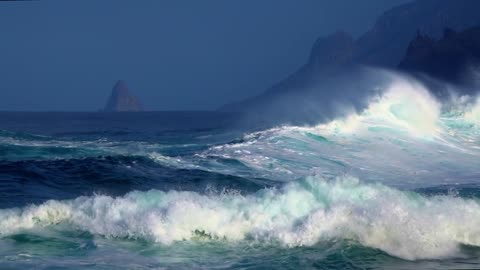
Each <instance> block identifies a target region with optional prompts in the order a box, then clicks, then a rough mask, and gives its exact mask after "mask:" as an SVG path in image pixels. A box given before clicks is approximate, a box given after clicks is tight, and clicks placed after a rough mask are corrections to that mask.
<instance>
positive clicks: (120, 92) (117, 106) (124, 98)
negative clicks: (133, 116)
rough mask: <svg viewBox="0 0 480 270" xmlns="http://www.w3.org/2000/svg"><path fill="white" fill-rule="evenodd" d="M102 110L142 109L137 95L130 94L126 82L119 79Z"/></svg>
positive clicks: (129, 110)
mask: <svg viewBox="0 0 480 270" xmlns="http://www.w3.org/2000/svg"><path fill="white" fill-rule="evenodd" d="M104 110H105V111H106V112H138V111H143V106H142V104H141V103H140V100H139V99H138V98H137V97H135V96H133V95H131V94H130V91H129V90H128V87H127V84H126V83H125V82H124V81H121V80H120V81H118V82H117V83H116V84H115V86H114V87H113V89H112V94H111V95H110V98H109V99H108V101H107V104H106V105H105V109H104Z"/></svg>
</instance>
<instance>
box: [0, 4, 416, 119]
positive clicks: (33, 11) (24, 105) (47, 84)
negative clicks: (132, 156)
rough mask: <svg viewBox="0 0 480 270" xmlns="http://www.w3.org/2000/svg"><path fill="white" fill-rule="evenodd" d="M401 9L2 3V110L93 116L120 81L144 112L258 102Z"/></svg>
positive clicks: (381, 6)
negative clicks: (324, 39) (334, 35)
mask: <svg viewBox="0 0 480 270" xmlns="http://www.w3.org/2000/svg"><path fill="white" fill-rule="evenodd" d="M405 2H408V0H362V1H357V0H237V1H234V0H168V1H167V0H142V1H137V0H130V1H123V0H76V1H74V0H71V1H67V0H58V1H54V0H51V1H49V0H40V1H27V2H3V1H0V110H42V111H44V110H61V111H87V110H98V109H100V108H102V107H103V106H104V103H105V101H106V99H107V97H108V96H109V94H110V91H111V88H112V86H113V84H114V83H115V81H116V80H118V79H124V80H126V81H127V83H128V85H129V87H130V89H131V90H132V92H134V93H135V94H136V95H137V96H139V97H140V99H141V100H142V101H143V103H144V104H145V105H146V107H147V108H149V109H154V110H208V109H215V108H217V107H219V106H221V105H222V104H224V103H227V102H231V101H235V100H238V99H242V98H245V97H249V96H252V95H255V94H258V93H260V92H262V91H264V90H265V89H266V88H268V87H269V86H270V85H271V84H272V83H275V82H277V81H279V80H281V79H283V78H284V77H286V76H287V75H289V74H290V73H291V72H293V71H295V70H296V69H297V68H298V67H299V66H301V65H302V64H303V63H304V62H305V61H306V59H307V57H308V55H309V52H310V48H311V46H312V44H313V42H314V41H315V40H316V39H317V38H318V37H319V36H322V35H326V34H328V33H330V32H332V31H334V30H337V29H343V30H345V31H347V32H349V33H351V34H353V35H355V36H358V35H359V34H361V33H362V32H364V31H366V30H367V29H368V28H369V27H370V26H371V25H372V24H373V22H374V20H375V18H376V17H377V16H379V15H380V14H381V13H382V12H383V11H384V10H386V9H388V8H390V7H392V6H395V5H398V4H399V3H405Z"/></svg>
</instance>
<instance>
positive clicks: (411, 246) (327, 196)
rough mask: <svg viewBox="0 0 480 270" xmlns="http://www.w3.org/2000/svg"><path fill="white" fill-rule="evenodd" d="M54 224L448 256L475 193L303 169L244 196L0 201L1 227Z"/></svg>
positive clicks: (469, 232)
mask: <svg viewBox="0 0 480 270" xmlns="http://www.w3.org/2000/svg"><path fill="white" fill-rule="evenodd" d="M56 224H64V225H68V226H67V227H68V228H71V229H80V230H85V231H89V232H91V233H94V234H99V235H103V236H105V237H130V238H144V239H149V240H151V241H156V242H160V243H163V244H167V245H169V244H172V243H174V242H176V241H183V240H187V241H192V240H195V239H198V238H199V237H203V238H209V239H210V238H212V239H217V240H220V241H256V242H259V243H264V244H267V245H276V244H280V245H282V246H284V247H285V248H289V247H297V246H310V245H314V244H316V243H318V242H321V241H329V240H341V239H349V240H354V241H358V242H359V243H360V244H362V245H365V246H368V247H372V248H379V249H381V250H383V251H385V252H387V253H389V254H391V255H394V256H398V257H401V258H405V259H411V260H414V259H425V258H442V257H450V256H458V255H460V249H459V245H460V244H466V245H473V246H480V205H479V203H478V202H477V201H475V200H468V199H462V198H456V197H447V196H435V197H423V196H421V195H418V194H415V193H410V192H402V191H399V190H396V189H392V188H389V187H386V186H382V185H366V184H361V183H359V182H358V181H357V180H356V179H354V178H351V177H346V178H343V179H338V180H336V181H334V182H328V181H324V180H322V179H318V178H309V179H307V180H304V181H300V182H296V183H290V184H288V185H286V186H285V187H283V188H281V189H266V190H262V191H260V192H257V193H255V194H252V195H247V196H242V195H239V194H222V195H201V194H198V193H193V192H177V191H169V192H161V191H149V192H132V193H130V194H128V195H126V196H124V197H119V198H111V197H108V196H99V195H97V196H94V197H81V198H78V199H76V200H73V201H63V202H62V201H49V202H46V203H44V204H42V205H39V206H30V207H26V208H23V209H10V210H0V235H2V236H6V235H11V234H14V233H17V232H19V231H21V230H26V229H32V228H39V227H50V226H55V225H56ZM60 228H64V229H65V226H61V227H60Z"/></svg>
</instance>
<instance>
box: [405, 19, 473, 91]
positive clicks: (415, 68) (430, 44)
mask: <svg viewBox="0 0 480 270" xmlns="http://www.w3.org/2000/svg"><path fill="white" fill-rule="evenodd" d="M479 66H480V27H473V28H469V29H467V30H464V31H461V32H455V31H454V30H452V29H449V28H447V29H445V30H444V34H443V37H442V38H440V39H438V40H435V39H434V38H432V37H430V36H428V35H425V34H422V33H420V32H419V33H418V34H417V36H416V37H415V38H414V39H413V40H412V42H411V43H410V45H409V46H408V49H407V53H406V55H405V57H404V59H403V60H402V61H401V63H400V65H399V68H400V69H402V70H405V71H408V72H410V73H412V72H413V73H422V74H426V75H428V76H430V77H434V78H435V79H440V80H442V81H447V82H451V83H455V84H468V83H469V80H470V79H471V78H472V76H471V74H470V71H471V70H475V69H477V68H478V67H479Z"/></svg>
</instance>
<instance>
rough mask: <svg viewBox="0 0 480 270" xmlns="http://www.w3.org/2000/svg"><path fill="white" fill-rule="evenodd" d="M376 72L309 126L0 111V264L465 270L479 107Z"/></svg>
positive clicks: (474, 219)
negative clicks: (374, 79)
mask: <svg viewBox="0 0 480 270" xmlns="http://www.w3.org/2000/svg"><path fill="white" fill-rule="evenodd" d="M377 76H378V77H381V78H380V81H381V82H382V83H381V84H379V85H377V86H376V85H374V84H373V85H372V84H369V87H368V89H366V90H365V93H363V94H362V93H355V97H360V96H362V97H363V99H365V100H366V101H365V102H364V105H362V106H356V105H355V104H353V105H351V106H349V105H346V103H343V104H342V105H341V106H340V107H341V108H339V109H338V112H339V113H338V115H337V116H336V117H332V118H331V119H330V120H327V121H323V122H320V121H319V122H318V123H317V124H315V125H309V126H298V125H297V126H295V125H279V126H276V127H273V128H267V129H263V130H258V128H257V130H255V131H246V132H245V130H242V129H239V128H238V126H235V125H232V124H231V123H232V122H235V120H236V119H237V117H236V116H234V115H224V114H220V113H219V114H209V115H198V114H192V115H185V114H183V115H180V114H179V115H169V116H168V117H165V116H164V115H162V113H144V114H135V115H129V114H125V115H124V116H123V117H125V118H124V119H123V120H121V119H117V120H116V121H112V118H111V117H117V116H112V115H106V114H93V115H68V116H58V115H57V116H55V117H58V120H57V121H56V123H55V124H56V126H57V128H56V129H55V128H53V124H52V123H51V122H52V121H49V120H48V119H49V118H51V117H52V116H51V115H47V116H45V118H44V119H43V120H42V119H41V117H40V119H39V118H34V117H33V116H29V115H28V114H25V115H12V114H10V115H3V116H1V115H0V118H2V121H0V122H1V123H3V124H2V125H1V128H2V129H3V131H1V132H0V157H1V161H0V176H1V177H2V179H5V180H4V182H2V184H1V185H0V193H1V195H2V196H1V198H2V200H1V201H0V207H1V210H0V266H1V267H0V268H6V269H10V268H15V267H17V268H18V267H24V268H29V267H30V268H31V267H33V266H35V267H37V268H40V269H49V268H52V267H57V268H68V269H86V268H89V269H92V268H93V269H131V268H138V269H157V268H162V267H163V268H180V269H181V268H184V269H187V268H201V267H204V268H209V267H214V266H215V267H219V268H242V269H243V268H251V267H253V266H255V267H262V266H264V267H274V268H319V269H322V268H323V269H324V268H349V269H357V268H358V269H364V268H379V269H381V268H391V267H397V268H402V267H403V268H419V269H421V268H435V269H450V268H459V267H461V268H464V269H475V268H478V264H479V263H480V262H479V261H478V257H479V256H478V255H479V252H480V249H479V246H480V229H479V228H480V224H479V223H480V201H479V196H480V187H479V186H478V179H479V177H480V99H479V97H477V96H465V95H463V96H462V95H461V94H455V93H454V92H452V93H451V94H450V95H448V96H442V98H439V97H438V95H436V94H435V93H436V91H435V89H430V88H429V87H427V86H426V85H424V84H422V83H421V82H419V81H417V80H415V79H413V78H410V77H406V76H403V75H400V74H394V73H388V72H383V71H382V72H378V73H377ZM362 85H363V84H362ZM346 99H347V100H348V98H346ZM352 100H355V99H352ZM361 102H363V100H362V101H361ZM36 117H38V116H36ZM16 118H21V119H22V128H20V127H19V126H18V125H17V124H15V122H16V121H15V119H16ZM29 118H31V119H29ZM6 119H13V120H6ZM72 119H74V120H75V121H73V120H72ZM166 119H168V120H166ZM185 119H189V120H188V121H190V122H188V121H186V120H185ZM205 119H210V121H206V120H205ZM212 119H214V120H212ZM200 120H201V121H200ZM177 122H178V123H177ZM199 122H204V123H210V124H208V125H207V124H205V125H206V126H205V127H201V126H198V125H199V124H198V123H199ZM62 123H68V124H65V125H62ZM72 123H74V124H72ZM188 123H190V124H188ZM189 125H190V126H189ZM58 126H63V127H61V128H58ZM58 258H62V260H58Z"/></svg>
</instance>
